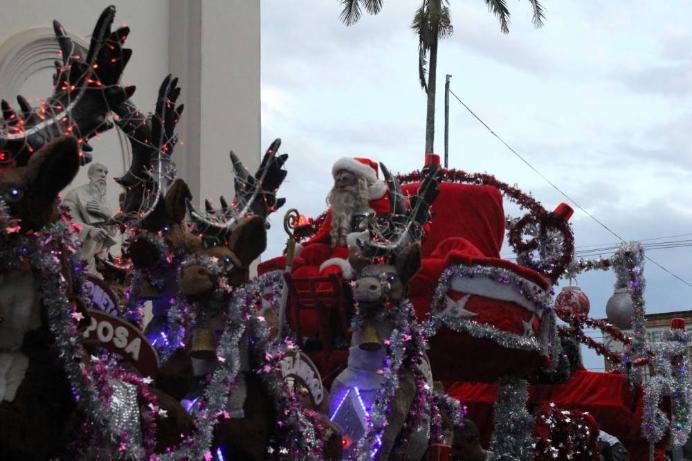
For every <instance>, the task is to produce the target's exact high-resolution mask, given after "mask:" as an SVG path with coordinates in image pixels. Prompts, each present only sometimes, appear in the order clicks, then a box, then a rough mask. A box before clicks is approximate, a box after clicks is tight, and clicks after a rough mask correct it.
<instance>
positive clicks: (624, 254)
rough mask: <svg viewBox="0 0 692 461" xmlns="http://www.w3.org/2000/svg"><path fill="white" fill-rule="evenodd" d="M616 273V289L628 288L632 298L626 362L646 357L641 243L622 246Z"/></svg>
mask: <svg viewBox="0 0 692 461" xmlns="http://www.w3.org/2000/svg"><path fill="white" fill-rule="evenodd" d="M611 262H612V264H613V270H614V271H615V276H616V281H615V288H627V289H628V290H629V294H630V297H631V298H632V330H633V332H632V334H633V338H632V347H631V348H630V350H629V351H626V358H625V362H631V361H634V360H636V359H638V358H642V357H644V356H645V354H646V352H645V348H646V309H645V303H644V296H643V295H644V287H645V286H646V282H645V281H644V248H643V247H642V245H641V243H639V242H626V243H623V244H621V245H620V247H619V248H618V250H617V251H616V252H615V254H614V255H613V258H612V261H611ZM641 373H642V371H641V369H639V370H637V371H636V372H635V379H636V381H637V382H641V380H642V375H641Z"/></svg>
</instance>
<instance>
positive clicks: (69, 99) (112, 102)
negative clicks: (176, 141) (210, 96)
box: [0, 6, 135, 166]
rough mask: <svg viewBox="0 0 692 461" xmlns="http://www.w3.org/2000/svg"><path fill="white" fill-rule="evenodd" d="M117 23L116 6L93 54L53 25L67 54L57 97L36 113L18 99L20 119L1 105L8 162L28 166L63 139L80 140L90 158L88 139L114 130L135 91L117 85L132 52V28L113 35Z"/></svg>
mask: <svg viewBox="0 0 692 461" xmlns="http://www.w3.org/2000/svg"><path fill="white" fill-rule="evenodd" d="M114 17H115V7H113V6H110V7H108V8H106V9H105V10H104V11H103V12H102V13H101V16H100V17H99V19H98V21H97V23H96V26H95V27H94V32H93V34H92V38H91V44H90V46H89V49H88V50H85V49H84V47H82V46H81V45H79V44H77V43H75V42H74V41H73V40H72V39H70V38H69V36H68V35H67V34H66V33H65V30H64V28H63V27H62V25H60V23H59V22H57V21H54V22H53V28H54V30H55V36H56V39H57V41H58V44H59V45H60V49H61V52H62V62H60V61H56V72H55V74H54V75H53V84H54V92H53V95H52V96H51V97H50V98H49V99H48V100H46V101H44V102H43V103H41V104H40V105H39V107H38V108H36V109H34V108H32V107H31V105H30V104H29V103H28V102H27V101H26V99H24V98H23V97H22V96H17V102H18V104H19V109H20V112H19V113H18V112H16V111H15V110H14V109H13V108H12V106H10V104H9V103H8V102H7V101H4V100H3V101H2V103H1V106H2V113H3V118H4V120H3V121H2V126H1V127H0V149H1V150H2V151H3V152H4V157H5V160H6V161H13V162H14V164H15V165H18V166H22V165H25V164H26V162H27V161H28V159H29V156H30V155H31V154H32V153H33V152H35V151H36V150H38V149H39V148H41V147H42V146H43V145H45V144H46V143H47V142H48V141H50V140H52V139H54V138H56V137H58V136H61V135H63V134H71V135H74V136H75V137H77V138H78V139H79V141H80V143H81V147H82V149H83V151H84V152H89V151H91V150H92V149H91V146H89V145H88V143H87V141H88V139H89V138H91V137H93V136H94V135H96V134H97V133H100V132H103V131H106V130H108V129H110V128H111V127H112V124H111V123H110V122H109V121H108V120H107V115H108V113H109V111H110V109H111V108H112V107H115V106H116V105H118V104H121V103H122V102H123V101H126V100H127V99H128V98H129V97H130V96H132V94H133V93H134V91H135V87H134V86H128V87H122V86H120V85H119V83H118V82H119V80H120V76H121V75H122V72H123V69H124V68H125V66H126V65H127V62H128V60H129V59H130V56H131V54H132V50H129V49H125V48H123V44H124V43H125V39H126V38H127V35H128V33H129V29H128V28H127V27H123V28H120V29H117V30H116V31H114V32H111V25H112V24H113V19H114ZM90 160H91V156H90V155H89V154H86V155H84V156H83V158H82V162H83V163H86V162H88V161H90Z"/></svg>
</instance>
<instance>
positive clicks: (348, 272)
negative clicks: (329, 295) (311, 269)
mask: <svg viewBox="0 0 692 461" xmlns="http://www.w3.org/2000/svg"><path fill="white" fill-rule="evenodd" d="M329 266H339V267H340V268H341V273H342V274H343V276H344V278H345V279H347V280H350V279H351V277H352V276H353V268H352V267H351V264H349V262H348V261H346V260H345V259H344V258H329V259H328V260H326V261H325V262H323V263H322V264H321V265H320V272H322V271H323V270H325V269H326V268H327V267H329Z"/></svg>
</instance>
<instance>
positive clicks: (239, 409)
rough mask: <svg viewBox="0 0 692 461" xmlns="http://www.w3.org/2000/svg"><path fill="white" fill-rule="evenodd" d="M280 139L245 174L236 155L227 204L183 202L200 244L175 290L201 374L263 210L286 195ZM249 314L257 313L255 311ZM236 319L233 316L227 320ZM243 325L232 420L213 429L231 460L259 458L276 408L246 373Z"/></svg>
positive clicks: (255, 250)
mask: <svg viewBox="0 0 692 461" xmlns="http://www.w3.org/2000/svg"><path fill="white" fill-rule="evenodd" d="M280 144H281V142H280V140H278V139H277V140H276V141H274V143H272V145H271V146H270V147H269V149H268V150H267V153H266V154H265V156H264V159H263V161H262V164H261V165H260V167H259V169H258V171H257V173H256V174H255V175H254V176H251V175H250V174H249V173H248V172H247V171H246V170H245V168H244V167H243V165H242V163H240V161H239V160H238V158H237V157H236V156H235V154H233V153H231V162H232V164H233V168H234V170H235V178H236V179H235V201H234V203H233V204H231V205H230V206H229V205H228V204H227V202H226V200H225V199H224V198H223V197H221V200H220V202H221V209H220V210H218V211H213V210H211V204H209V203H208V202H207V207H206V208H207V211H206V213H204V212H199V211H197V210H196V209H194V207H192V205H189V204H188V206H189V209H190V215H191V217H192V220H193V223H194V226H195V229H196V230H197V231H198V232H200V233H202V235H203V240H204V243H205V248H204V249H202V250H200V251H198V252H196V253H195V254H194V255H193V256H192V257H191V258H189V260H188V261H187V262H185V263H183V265H182V266H181V270H180V277H179V288H180V293H181V294H182V295H183V296H184V298H185V299H186V301H187V302H188V303H189V304H190V306H191V310H192V311H193V315H194V317H195V320H194V325H193V329H192V331H191V332H190V334H189V335H188V337H190V338H191V340H192V345H191V348H190V351H189V353H190V357H191V359H192V361H193V363H194V369H195V375H196V376H199V377H202V376H204V375H206V374H207V373H208V372H210V371H211V370H213V369H214V368H215V366H216V354H215V350H216V344H215V338H216V334H217V333H216V332H218V331H220V330H221V329H223V328H224V326H225V325H226V322H227V321H228V320H227V319H224V318H223V315H222V314H223V312H224V308H225V306H226V305H227V304H228V302H229V298H230V296H231V292H232V289H233V287H239V286H242V285H243V284H245V283H247V282H248V281H249V266H250V263H251V262H252V261H254V260H255V259H256V258H257V257H258V256H259V255H260V254H261V253H262V252H263V251H264V249H265V248H266V244H267V237H266V223H265V217H266V216H268V215H269V213H271V212H273V211H274V210H275V209H277V208H278V207H280V206H281V205H282V204H283V202H284V200H283V199H276V197H275V192H276V190H277V189H278V187H279V186H280V184H281V183H282V181H283V179H284V178H285V176H286V171H285V170H283V169H282V166H283V164H284V162H285V161H286V159H287V155H285V154H284V155H277V151H278V149H279V146H280ZM248 315H256V313H254V312H250V313H248ZM232 321H237V320H232ZM249 339H250V334H249V332H247V333H245V335H244V336H243V337H242V339H241V341H240V343H239V347H240V373H239V374H238V377H237V381H238V385H237V387H236V388H235V389H234V391H233V394H232V395H231V399H230V402H229V404H228V405H227V407H228V408H227V411H228V412H229V415H230V416H231V418H230V419H228V420H225V421H221V422H220V423H219V424H218V425H217V428H216V432H215V445H220V446H223V447H224V450H225V451H226V455H227V456H228V457H229V459H248V460H260V459H264V457H265V454H266V449H267V446H268V444H269V438H270V435H271V433H272V432H273V431H274V429H275V409H274V406H273V404H272V400H271V398H270V396H269V395H268V394H267V392H266V390H265V389H264V386H263V384H262V382H261V381H260V378H259V377H258V376H257V375H256V374H255V373H252V372H251V369H252V368H253V363H252V362H253V360H251V357H250V347H249Z"/></svg>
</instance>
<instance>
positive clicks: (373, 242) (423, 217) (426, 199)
mask: <svg viewBox="0 0 692 461" xmlns="http://www.w3.org/2000/svg"><path fill="white" fill-rule="evenodd" d="M380 168H381V169H382V175H383V176H384V178H385V181H386V183H387V187H388V189H389V202H390V211H389V214H388V215H386V216H377V217H374V218H372V219H370V220H369V224H368V230H369V238H368V239H366V240H364V239H362V238H358V239H357V240H356V243H357V244H358V246H359V247H360V249H361V251H362V253H363V255H364V256H366V257H370V258H373V257H381V256H389V255H391V254H395V253H397V252H398V251H401V250H402V249H403V248H404V247H405V246H406V245H408V244H409V243H411V242H414V241H416V240H420V239H421V237H422V234H423V226H424V225H425V223H427V222H428V221H429V220H430V218H431V216H430V207H431V205H432V203H433V202H434V201H435V198H437V195H438V193H439V191H438V188H437V186H438V183H439V175H438V167H437V166H432V167H429V168H428V169H427V171H426V175H425V177H424V178H423V181H422V182H421V184H420V186H419V188H418V192H417V193H416V195H415V196H414V197H411V208H410V209H409V210H406V205H405V203H406V202H405V198H404V195H403V193H402V192H401V186H400V185H399V182H398V181H397V179H396V177H394V176H392V174H391V173H390V172H389V170H388V169H387V167H386V166H384V165H383V164H382V163H380Z"/></svg>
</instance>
